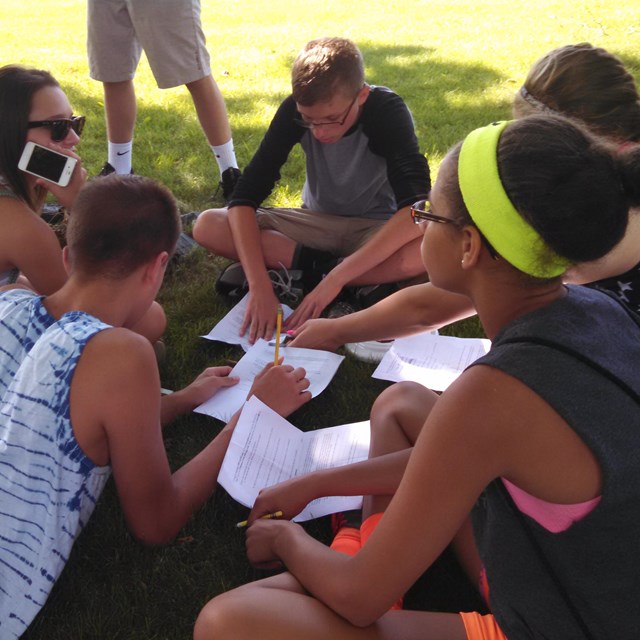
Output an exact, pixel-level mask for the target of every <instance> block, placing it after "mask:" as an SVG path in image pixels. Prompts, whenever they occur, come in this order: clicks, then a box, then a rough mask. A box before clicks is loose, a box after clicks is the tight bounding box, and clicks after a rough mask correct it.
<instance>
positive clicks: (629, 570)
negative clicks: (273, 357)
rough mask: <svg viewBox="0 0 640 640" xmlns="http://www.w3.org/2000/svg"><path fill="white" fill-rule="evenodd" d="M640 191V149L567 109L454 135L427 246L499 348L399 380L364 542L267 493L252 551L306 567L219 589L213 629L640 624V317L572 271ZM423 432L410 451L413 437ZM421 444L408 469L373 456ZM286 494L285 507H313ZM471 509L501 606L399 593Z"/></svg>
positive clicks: (322, 631)
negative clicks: (300, 514)
mask: <svg viewBox="0 0 640 640" xmlns="http://www.w3.org/2000/svg"><path fill="white" fill-rule="evenodd" d="M587 192H588V193H589V194H590V200H589V201H588V202H584V199H583V201H579V200H577V198H576V194H578V193H582V194H584V193H587ZM638 204H640V152H638V151H636V152H633V151H630V152H628V153H626V154H614V153H612V152H611V151H610V150H609V149H607V148H606V147H605V146H603V145H602V144H601V143H598V142H597V141H596V140H595V139H594V138H593V137H592V136H590V135H589V134H587V133H586V132H585V131H584V130H582V129H580V128H579V127H577V126H576V125H574V124H572V123H571V122H569V121H568V120H565V119H562V118H556V117H538V116H536V117H530V118H524V119H523V120H519V121H513V122H509V123H497V124H493V125H489V126H487V127H483V128H481V129H479V130H476V131H474V132H472V133H471V134H470V135H469V136H468V137H467V138H466V139H465V141H464V143H463V144H462V146H461V147H460V146H459V147H457V148H455V149H454V150H453V151H451V152H450V153H449V154H448V155H447V157H446V158H445V160H444V161H443V164H442V166H441V168H440V172H439V175H438V180H437V182H436V184H435V186H434V188H433V190H432V193H431V205H432V210H431V212H429V214H428V215H426V216H425V217H426V218H428V219H429V220H430V222H428V223H426V224H425V225H424V227H425V232H424V238H423V243H422V254H423V260H424V262H425V266H426V268H427V271H428V273H429V276H430V278H431V280H432V281H433V282H434V284H435V285H437V286H439V287H442V288H444V289H446V290H449V291H452V292H455V293H458V294H460V295H465V296H467V297H469V298H470V299H471V300H472V301H473V302H474V305H475V307H476V309H477V311H478V315H479V317H480V320H481V322H482V324H483V327H484V329H485V331H486V333H487V335H488V336H489V338H491V340H492V342H493V345H492V349H491V351H490V352H489V354H487V356H485V357H483V358H482V359H480V360H479V361H477V362H476V363H475V364H474V365H472V366H471V367H470V368H469V369H467V370H466V371H465V372H464V373H463V374H462V375H461V376H460V378H459V379H458V380H457V381H456V382H455V383H454V384H453V385H451V386H450V387H449V389H447V391H445V392H444V393H443V394H442V396H440V397H437V396H435V394H432V393H431V392H429V391H428V390H426V389H424V388H423V387H419V385H413V384H406V383H399V384H397V385H394V386H393V387H390V388H389V389H387V391H385V392H384V393H383V394H382V395H381V396H380V398H379V399H378V400H377V401H376V404H375V406H374V409H373V411H372V428H375V425H374V424H373V423H375V422H379V421H383V422H387V423H388V424H391V425H395V427H393V426H392V428H395V430H396V434H397V435H398V436H399V441H398V446H399V450H398V451H397V452H396V454H395V456H393V455H392V456H382V457H380V458H378V459H375V458H374V459H372V460H369V461H367V462H365V463H362V465H361V466H360V469H368V471H367V472H366V473H361V474H357V473H356V474H354V473H351V475H350V480H349V483H350V484H348V483H345V482H344V477H342V478H341V483H340V485H339V486H340V490H341V491H342V492H344V493H347V494H349V493H357V492H360V493H364V494H365V496H367V497H366V498H365V503H364V508H363V511H364V513H363V515H364V516H365V518H366V519H365V521H364V523H363V524H362V528H363V529H365V528H367V530H369V529H371V528H373V532H372V533H371V535H370V537H369V538H368V540H367V542H366V544H364V545H363V546H362V548H361V549H360V550H359V551H357V553H355V555H353V556H351V557H350V556H349V555H345V554H343V553H338V552H336V551H334V550H332V549H330V548H327V547H325V546H324V545H323V544H321V543H320V542H317V541H316V540H314V539H313V538H311V537H310V536H308V535H307V534H306V533H305V532H304V530H303V529H302V528H301V527H300V526H298V525H297V524H294V523H292V522H289V521H288V520H281V521H274V520H271V521H268V520H261V519H257V518H258V516H260V515H261V511H262V510H263V508H264V507H265V506H266V505H265V503H264V501H263V503H262V504H261V507H260V508H256V507H254V510H253V511H252V514H251V516H250V518H249V523H250V524H249V528H248V530H247V552H248V557H249V560H250V561H251V562H252V563H253V564H255V565H257V566H263V565H273V564H274V563H275V564H277V563H283V564H284V565H285V567H286V568H287V569H288V571H289V572H288V573H285V574H282V575H278V576H276V577H273V578H269V579H267V580H263V581H259V582H256V583H253V584H249V585H245V586H244V587H240V588H239V589H236V590H234V591H232V592H229V593H227V594H223V595H222V596H219V597H218V598H216V599H214V600H212V601H211V602H210V603H209V604H208V605H207V606H206V607H205V609H204V610H203V611H202V613H201V614H200V617H199V619H198V621H197V623H196V627H195V635H194V637H195V639H196V640H203V639H205V638H216V639H218V638H234V640H238V639H240V640H242V639H243V638H254V637H260V638H261V639H263V640H269V639H271V638H274V639H275V638H278V639H279V638H282V637H295V638H305V639H306V640H313V639H315V638H327V637H331V638H334V639H335V640H337V639H341V638H344V639H351V638H353V639H355V638H357V639H359V640H364V639H369V638H371V639H374V638H375V639H376V640H380V639H386V638H389V639H391V638H394V639H395V638H403V639H404V640H413V639H416V640H418V639H420V640H424V639H430V638H439V639H456V640H458V639H460V640H463V639H465V638H466V639H470V640H476V639H484V640H487V639H490V638H491V639H504V638H507V637H508V638H510V639H511V640H513V639H514V638H542V637H544V638H558V639H560V638H562V639H563V640H565V639H568V638H605V637H612V638H630V637H634V635H635V634H636V633H637V629H638V628H640V610H639V609H638V607H637V602H636V601H637V587H636V586H635V584H636V580H637V574H638V571H639V570H640V549H638V545H637V539H638V536H640V517H639V516H638V514H640V467H639V466H638V464H637V460H638V458H639V456H640V381H638V376H637V362H638V361H639V359H640V320H639V319H638V318H637V317H636V316H634V315H633V314H630V313H629V312H628V311H627V310H626V309H625V308H624V307H623V305H621V304H620V303H619V302H618V301H616V300H614V299H613V298H612V297H610V296H607V295H605V294H603V293H601V292H598V291H592V290H589V289H587V288H584V287H567V286H565V285H564V284H563V282H562V278H561V276H562V273H563V272H564V270H565V269H566V267H567V265H568V264H571V263H578V262H582V261H588V260H594V259H597V258H598V257H600V256H602V255H605V254H606V253H607V252H608V251H610V249H611V247H613V246H614V245H615V244H616V243H617V242H618V241H619V240H620V238H621V237H622V236H623V234H624V232H625V229H626V225H627V217H628V209H629V206H630V205H638ZM515 246H517V249H514V247H515ZM425 413H426V414H428V415H427V418H426V421H425V422H424V425H422V424H421V421H422V420H423V419H424V416H425ZM412 432H413V433H416V432H419V435H418V437H417V441H416V442H415V446H414V447H413V449H412V450H411V449H409V447H410V446H411V445H412V444H413V443H412V442H409V441H406V442H405V444H404V446H403V445H402V443H401V442H400V439H401V438H400V437H401V436H402V434H405V436H406V434H409V433H412ZM403 456H406V457H408V458H409V459H408V463H407V466H406V470H405V472H404V474H403V475H402V474H400V476H397V477H395V479H394V480H395V482H394V481H392V476H391V474H389V473H386V474H381V475H380V476H375V474H372V473H371V469H373V468H374V466H375V465H378V467H377V468H379V469H382V468H383V467H382V465H383V464H384V463H385V461H387V462H388V461H391V464H393V460H397V459H398V458H400V457H403ZM351 469H352V470H353V467H352V468H351ZM327 477H328V478H331V477H332V476H331V475H327ZM315 480H316V483H315V484H316V485H318V484H319V482H318V481H319V480H321V477H320V475H318V477H316V479H315ZM385 482H386V485H385ZM394 484H395V486H394ZM328 490H329V489H328ZM279 495H280V497H283V496H284V495H286V494H284V493H283V492H280V494H279ZM314 497H315V496H314ZM277 506H278V508H279V509H281V510H282V511H283V512H284V515H285V518H290V517H293V516H294V515H295V514H296V509H297V507H298V505H296V506H295V507H293V506H291V505H289V504H278V505H277ZM470 514H471V517H472V521H473V532H474V535H475V539H476V541H477V543H478V548H479V552H480V559H481V562H482V566H483V567H484V568H485V569H486V583H487V584H488V593H486V596H487V600H488V603H489V605H490V610H491V614H488V615H484V616H482V615H480V614H479V613H474V612H470V613H462V614H448V613H428V612H410V611H402V612H400V611H390V610H389V609H390V607H391V606H392V605H393V604H394V602H396V600H397V599H398V598H399V597H401V596H402V594H403V593H404V592H405V591H406V590H407V589H408V588H409V587H410V586H411V584H412V583H413V582H414V581H415V580H416V578H417V577H418V576H419V575H420V574H421V573H422V572H423V571H425V570H426V569H427V568H428V567H429V566H430V565H431V563H432V562H434V560H435V559H436V558H437V557H438V555H439V554H440V553H441V552H442V551H443V549H444V548H445V547H446V546H447V545H448V544H449V543H450V542H452V541H453V542H454V543H457V544H458V547H459V548H460V549H461V546H462V544H461V543H462V539H463V538H462V537H461V536H460V532H463V531H465V528H466V527H467V526H468V517H469V515H470ZM371 523H373V524H371ZM467 541H468V542H470V540H469V539H468V538H467ZM461 550H462V549H461ZM467 551H468V553H467V555H466V557H467V558H468V559H469V560H470V562H469V563H468V564H469V567H470V566H471V565H473V564H474V562H473V560H474V557H473V545H468V549H467ZM479 573H480V565H479V564H477V563H476V574H475V575H476V577H477V576H478V574H479Z"/></svg>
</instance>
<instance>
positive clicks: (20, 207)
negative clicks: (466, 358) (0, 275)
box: [0, 198, 67, 295]
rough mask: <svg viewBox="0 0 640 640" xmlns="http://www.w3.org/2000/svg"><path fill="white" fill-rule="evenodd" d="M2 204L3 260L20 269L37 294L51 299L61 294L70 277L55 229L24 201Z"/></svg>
mask: <svg viewBox="0 0 640 640" xmlns="http://www.w3.org/2000/svg"><path fill="white" fill-rule="evenodd" d="M0 203H1V206H2V216H3V231H2V239H1V240H0V247H1V251H2V255H1V256H0V258H1V259H2V261H6V262H8V263H9V264H11V265H13V266H15V267H16V268H18V269H19V270H20V272H21V273H22V274H23V275H24V276H25V277H26V278H27V279H28V280H29V283H30V284H31V286H32V287H33V288H34V289H35V291H36V292H38V293H42V294H45V295H48V294H51V293H53V292H54V291H57V290H58V289H59V288H60V287H61V286H62V285H63V284H64V283H65V281H66V279H67V273H66V271H65V269H64V265H63V263H62V250H61V248H60V242H59V241H58V238H57V237H56V234H55V233H54V231H53V229H51V227H49V225H47V224H46V222H44V220H42V219H41V218H40V217H39V216H38V215H36V214H35V213H34V212H33V211H31V209H29V208H28V207H27V206H26V204H24V202H22V201H20V200H16V199H14V198H0Z"/></svg>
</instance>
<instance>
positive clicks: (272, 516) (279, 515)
mask: <svg viewBox="0 0 640 640" xmlns="http://www.w3.org/2000/svg"><path fill="white" fill-rule="evenodd" d="M277 518H282V511H276V512H275V513H267V514H266V515H264V516H260V519H261V520H276V519H277ZM247 524H248V521H247V520H243V521H242V522H238V524H237V525H236V527H238V529H243V528H244V527H246V526H247Z"/></svg>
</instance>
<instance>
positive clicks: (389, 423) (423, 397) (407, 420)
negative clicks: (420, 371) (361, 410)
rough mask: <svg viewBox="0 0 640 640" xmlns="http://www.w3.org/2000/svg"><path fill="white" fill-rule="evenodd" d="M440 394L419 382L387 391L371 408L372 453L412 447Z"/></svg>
mask: <svg viewBox="0 0 640 640" xmlns="http://www.w3.org/2000/svg"><path fill="white" fill-rule="evenodd" d="M436 400H437V395H436V394H434V393H433V392H432V391H430V390H429V389H426V388H425V387H423V386H422V385H421V384H418V383H416V382H399V383H397V384H394V385H393V386H391V387H388V388H387V389H385V390H384V391H383V392H382V393H381V394H380V395H379V396H378V398H377V399H376V401H375V402H374V404H373V407H372V409H371V452H372V453H373V454H374V455H382V454H384V453H390V452H392V451H398V450H400V449H405V448H407V447H411V446H413V445H414V444H415V441H416V439H417V437H418V434H419V433H420V430H421V429H422V425H423V424H424V422H425V420H426V418H427V416H428V415H429V412H430V411H431V408H432V407H433V404H434V403H435V401H436Z"/></svg>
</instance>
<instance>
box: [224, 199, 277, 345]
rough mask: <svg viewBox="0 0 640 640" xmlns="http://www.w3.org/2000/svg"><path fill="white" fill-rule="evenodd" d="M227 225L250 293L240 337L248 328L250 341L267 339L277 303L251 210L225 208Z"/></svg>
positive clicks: (254, 214)
mask: <svg viewBox="0 0 640 640" xmlns="http://www.w3.org/2000/svg"><path fill="white" fill-rule="evenodd" d="M229 226H230V227H231V233H232V235H233V242H234V244H235V247H236V251H237V252H238V256H239V258H240V262H241V263H242V268H243V269H244V272H245V275H246V277H247V282H248V284H249V292H250V294H251V295H250V297H249V304H248V305H247V311H246V313H245V317H244V321H243V324H242V327H241V329H240V335H244V334H245V332H246V331H247V329H248V330H249V339H250V341H251V342H255V340H257V339H258V338H265V339H267V340H269V339H271V336H272V335H273V332H274V329H275V325H276V311H277V308H278V305H279V302H278V299H277V298H276V296H275V294H274V293H273V288H272V286H271V280H270V279H269V275H268V274H267V268H266V266H265V259H264V254H263V252H262V243H261V240H260V229H259V228H258V224H257V222H256V212H255V209H253V208H252V207H248V206H237V207H232V208H231V209H229Z"/></svg>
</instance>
